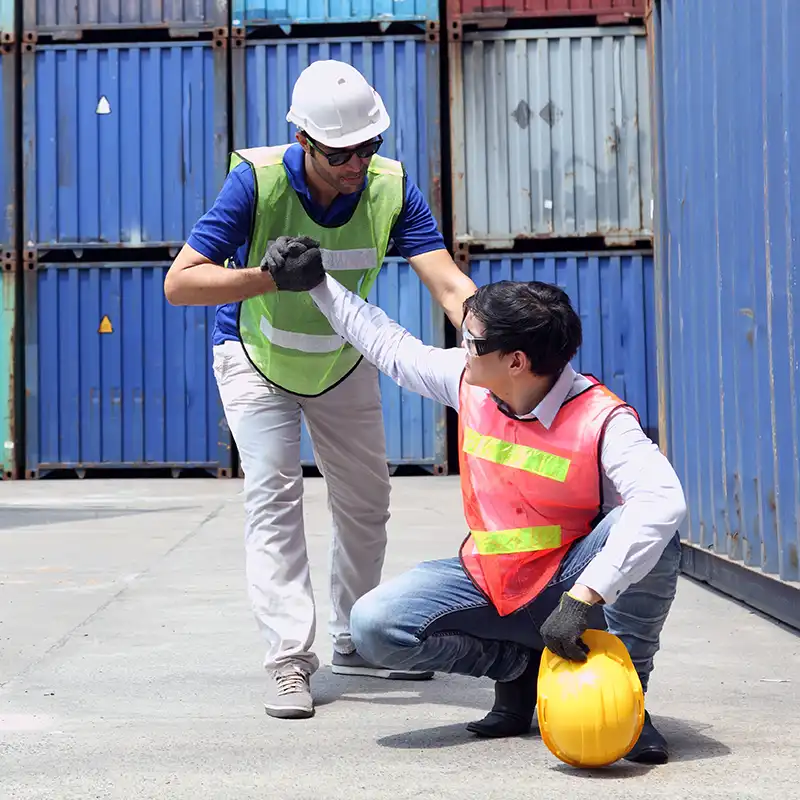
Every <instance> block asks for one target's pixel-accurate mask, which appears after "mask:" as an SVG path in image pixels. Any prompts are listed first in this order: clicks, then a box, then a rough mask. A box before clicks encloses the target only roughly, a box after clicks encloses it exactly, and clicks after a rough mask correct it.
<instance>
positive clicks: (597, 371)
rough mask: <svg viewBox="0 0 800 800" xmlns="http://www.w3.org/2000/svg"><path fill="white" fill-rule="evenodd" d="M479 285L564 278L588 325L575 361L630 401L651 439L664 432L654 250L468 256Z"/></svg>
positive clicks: (562, 282) (556, 281) (555, 281)
mask: <svg viewBox="0 0 800 800" xmlns="http://www.w3.org/2000/svg"><path fill="white" fill-rule="evenodd" d="M469 265H470V277H471V278H472V280H473V281H474V282H475V284H476V286H484V285H486V284H487V283H494V282H495V281H501V280H511V281H544V282H545V283H553V284H556V285H558V286H560V287H561V288H562V289H563V290H564V291H565V292H566V293H567V294H568V295H569V298H570V301H571V302H572V304H573V307H574V308H575V310H576V312H577V313H578V315H579V316H580V318H581V324H582V326H583V344H582V345H581V348H580V350H579V351H578V354H577V356H576V357H575V359H574V361H573V362H572V363H573V366H574V367H575V369H576V370H578V372H583V373H587V372H588V373H591V374H592V375H594V376H595V377H597V378H598V379H599V380H601V381H603V382H604V383H605V384H606V386H608V388H609V389H611V390H612V391H613V392H615V393H616V394H617V395H619V396H620V397H622V398H623V399H624V400H625V401H627V402H628V403H630V405H632V406H633V407H634V408H635V409H636V411H637V412H638V414H639V418H640V419H641V422H642V427H643V428H644V430H645V432H646V433H647V434H648V436H650V437H651V438H652V439H653V440H656V439H657V436H658V403H657V395H656V363H655V362H656V326H655V308H654V294H653V255H652V253H644V252H636V251H628V252H617V253H614V252H602V253H546V254H544V253H542V254H540V253H537V254H535V255H522V254H515V255H507V256H506V255H488V256H472V257H471V258H470V262H469Z"/></svg>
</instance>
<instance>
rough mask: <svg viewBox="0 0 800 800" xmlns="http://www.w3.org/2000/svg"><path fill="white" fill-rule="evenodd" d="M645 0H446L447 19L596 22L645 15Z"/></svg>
mask: <svg viewBox="0 0 800 800" xmlns="http://www.w3.org/2000/svg"><path fill="white" fill-rule="evenodd" d="M644 12H645V0H447V19H448V22H452V21H459V22H485V21H488V20H491V21H492V22H498V21H502V22H505V21H507V20H509V19H526V18H530V17H563V18H567V17H594V18H595V20H596V21H597V23H598V24H600V25H603V24H608V23H617V22H626V21H627V20H629V19H640V18H642V17H644Z"/></svg>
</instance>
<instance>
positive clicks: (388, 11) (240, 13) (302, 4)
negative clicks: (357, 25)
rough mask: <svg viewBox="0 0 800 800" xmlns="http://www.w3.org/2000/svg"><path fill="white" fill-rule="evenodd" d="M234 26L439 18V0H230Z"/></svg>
mask: <svg viewBox="0 0 800 800" xmlns="http://www.w3.org/2000/svg"><path fill="white" fill-rule="evenodd" d="M231 16H232V19H233V25H234V26H238V25H297V24H309V23H326V22H337V23H346V22H383V23H389V22H401V21H406V22H424V21H428V20H438V19H439V3H438V2H437V0H269V2H265V0H231Z"/></svg>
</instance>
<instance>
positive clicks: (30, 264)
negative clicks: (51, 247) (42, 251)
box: [22, 247, 39, 271]
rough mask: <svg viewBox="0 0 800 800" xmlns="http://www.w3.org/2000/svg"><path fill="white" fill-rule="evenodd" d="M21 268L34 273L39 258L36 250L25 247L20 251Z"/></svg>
mask: <svg viewBox="0 0 800 800" xmlns="http://www.w3.org/2000/svg"><path fill="white" fill-rule="evenodd" d="M22 267H23V269H26V270H30V271H34V270H36V269H38V267H39V258H38V253H37V252H36V248H33V247H26V248H25V249H24V250H23V251H22Z"/></svg>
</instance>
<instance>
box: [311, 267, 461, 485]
mask: <svg viewBox="0 0 800 800" xmlns="http://www.w3.org/2000/svg"><path fill="white" fill-rule="evenodd" d="M368 300H369V302H370V303H373V304H375V305H377V306H380V308H382V309H383V310H384V311H385V312H386V313H387V314H388V315H389V316H390V317H391V318H392V319H393V320H395V321H396V322H398V323H399V324H400V325H402V326H403V327H404V328H406V330H408V331H410V332H411V333H412V334H413V335H414V336H416V337H417V338H418V339H421V340H422V341H423V342H425V344H430V345H433V346H435V347H444V312H443V311H442V310H441V309H440V308H439V306H438V305H437V304H436V303H434V302H433V300H432V299H431V295H430V292H428V290H427V289H426V288H425V285H424V284H423V283H422V281H420V279H419V278H418V277H417V274H416V272H414V270H413V269H411V267H410V266H409V265H408V263H407V262H406V261H405V260H404V259H402V258H387V259H386V261H385V262H384V266H383V269H382V270H381V271H380V273H379V274H378V280H377V281H376V282H375V285H374V286H373V287H372V291H371V292H370V294H369V297H368ZM380 382H381V397H382V402H383V420H384V430H385V432H386V460H387V461H388V462H389V464H392V465H394V466H399V465H403V464H407V465H413V466H428V467H431V468H433V469H434V471H436V472H437V473H442V472H446V470H447V422H446V411H447V410H446V409H445V408H444V406H441V405H439V404H438V403H434V402H433V401H432V400H429V399H428V398H423V397H421V396H420V395H418V394H416V393H415V392H410V391H408V390H407V389H401V388H400V387H399V386H398V385H397V384H396V383H395V382H394V381H393V380H391V379H390V378H388V377H386V375H383V374H381V376H380ZM300 459H301V461H302V463H303V464H304V465H306V466H311V465H313V464H314V452H313V449H312V447H311V439H310V438H309V435H308V431H307V430H306V426H305V424H303V428H302V434H301V441H300Z"/></svg>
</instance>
